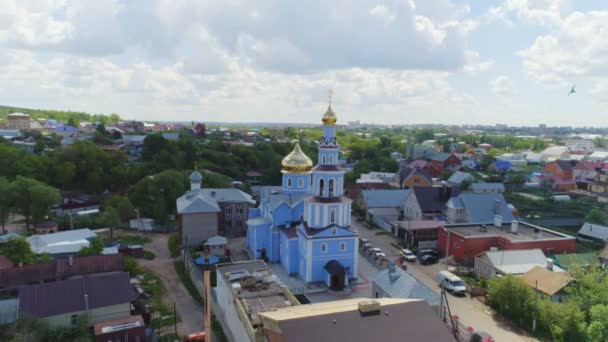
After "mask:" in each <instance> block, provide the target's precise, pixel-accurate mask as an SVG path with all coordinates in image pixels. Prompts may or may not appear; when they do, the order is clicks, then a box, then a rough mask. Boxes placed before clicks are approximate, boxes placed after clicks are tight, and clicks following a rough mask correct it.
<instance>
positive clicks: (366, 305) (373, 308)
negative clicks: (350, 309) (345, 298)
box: [357, 299, 380, 314]
mask: <svg viewBox="0 0 608 342" xmlns="http://www.w3.org/2000/svg"><path fill="white" fill-rule="evenodd" d="M357 306H358V308H359V312H361V313H362V314H370V313H374V312H380V302H379V301H377V300H373V299H370V300H363V301H360V302H359V304H358V305H357Z"/></svg>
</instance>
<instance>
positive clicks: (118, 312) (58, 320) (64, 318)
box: [45, 299, 131, 327]
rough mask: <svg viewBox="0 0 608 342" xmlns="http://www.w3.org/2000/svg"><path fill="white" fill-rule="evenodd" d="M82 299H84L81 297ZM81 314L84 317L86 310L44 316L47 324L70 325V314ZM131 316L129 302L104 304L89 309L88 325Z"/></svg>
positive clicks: (56, 325) (55, 325)
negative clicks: (103, 305)
mask: <svg viewBox="0 0 608 342" xmlns="http://www.w3.org/2000/svg"><path fill="white" fill-rule="evenodd" d="M83 300H84V299H83ZM73 315H77V316H79V317H80V316H82V317H86V316H87V313H86V311H76V312H69V313H66V314H62V315H55V316H50V317H46V318H45V321H47V322H48V323H49V325H51V326H53V327H71V326H72V316H73ZM129 316H131V304H130V303H128V302H127V303H122V304H117V305H111V306H106V307H102V308H96V309H92V310H90V320H89V326H92V325H94V324H96V323H100V322H105V321H112V320H115V319H121V318H127V317H129Z"/></svg>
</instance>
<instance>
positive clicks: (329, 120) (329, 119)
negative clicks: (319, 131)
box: [321, 104, 338, 125]
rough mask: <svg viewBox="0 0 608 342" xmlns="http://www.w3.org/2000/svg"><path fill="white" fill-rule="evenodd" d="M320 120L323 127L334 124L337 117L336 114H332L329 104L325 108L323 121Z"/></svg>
mask: <svg viewBox="0 0 608 342" xmlns="http://www.w3.org/2000/svg"><path fill="white" fill-rule="evenodd" d="M321 120H322V121H323V124H324V125H335V124H336V121H337V120H338V117H337V116H336V113H334V111H333V110H332V109H331V104H330V105H329V106H328V107H327V111H326V112H325V114H323V119H321Z"/></svg>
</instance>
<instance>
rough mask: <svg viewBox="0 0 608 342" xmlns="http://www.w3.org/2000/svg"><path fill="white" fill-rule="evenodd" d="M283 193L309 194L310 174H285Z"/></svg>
mask: <svg viewBox="0 0 608 342" xmlns="http://www.w3.org/2000/svg"><path fill="white" fill-rule="evenodd" d="M281 184H282V185H283V191H285V192H287V193H289V192H308V191H310V173H287V172H285V173H283V181H282V183H281Z"/></svg>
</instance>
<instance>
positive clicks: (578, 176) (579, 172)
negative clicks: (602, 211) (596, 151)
mask: <svg viewBox="0 0 608 342" xmlns="http://www.w3.org/2000/svg"><path fill="white" fill-rule="evenodd" d="M602 166H603V165H602V162H598V161H589V160H587V161H581V162H579V163H578V164H576V166H575V167H574V170H573V174H574V181H576V185H577V187H578V188H579V189H582V190H588V191H593V189H592V185H593V184H594V183H595V182H596V180H595V178H596V176H597V175H598V173H599V172H600V171H601V169H602ZM604 178H605V177H604ZM599 181H604V182H607V181H608V179H600V180H599ZM604 191H605V190H604ZM604 191H599V192H604ZM596 192H598V191H596Z"/></svg>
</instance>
